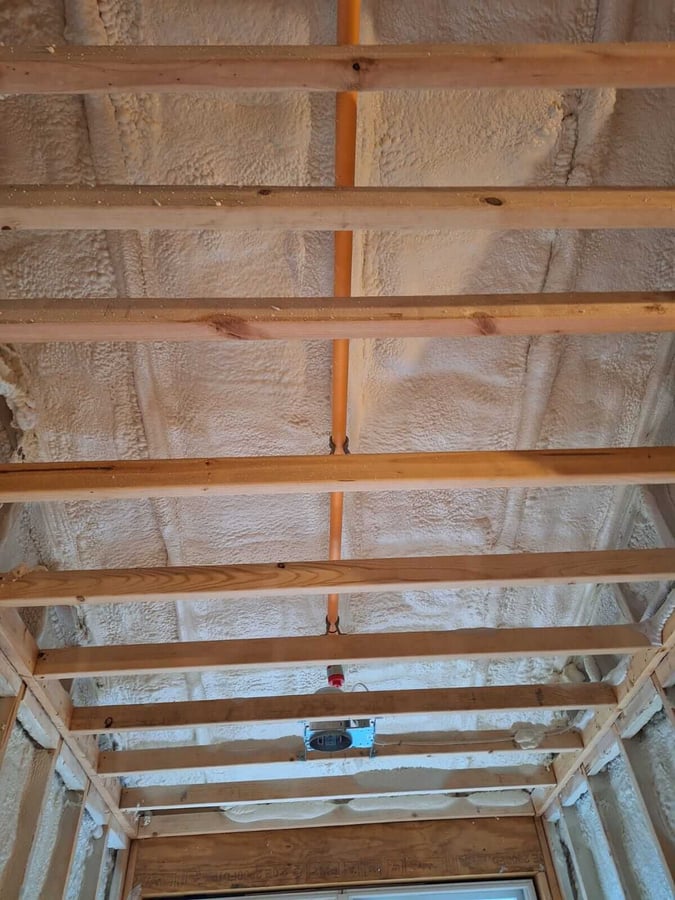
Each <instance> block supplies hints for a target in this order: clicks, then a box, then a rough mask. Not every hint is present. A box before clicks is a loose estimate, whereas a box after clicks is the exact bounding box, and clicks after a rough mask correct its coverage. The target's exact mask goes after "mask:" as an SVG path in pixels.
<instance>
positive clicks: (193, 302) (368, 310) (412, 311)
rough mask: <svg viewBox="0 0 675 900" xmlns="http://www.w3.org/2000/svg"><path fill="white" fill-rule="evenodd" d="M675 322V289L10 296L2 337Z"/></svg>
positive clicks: (642, 327) (482, 330) (130, 338)
mask: <svg viewBox="0 0 675 900" xmlns="http://www.w3.org/2000/svg"><path fill="white" fill-rule="evenodd" d="M658 331H675V292H673V291H636V292H632V293H629V292H611V293H600V292H583V293H582V292H575V293H558V294H506V295H504V294H473V295H452V294H451V295H440V296H433V297H427V296H419V297H352V298H350V299H341V298H339V297H333V298H329V299H327V298H326V297H301V298H289V297H266V298H222V299H202V298H195V299H189V298H185V299H174V298H167V299H154V298H144V297H141V298H138V299H132V298H124V299H120V298H115V299H105V300H102V299H101V298H99V297H87V298H84V299H61V298H40V299H22V300H14V299H6V298H3V299H0V341H2V342H4V343H12V344H27V343H28V344H34V343H43V342H46V341H50V342H53V341H68V342H72V341H125V342H132V343H133V342H139V341H266V340H342V339H347V340H348V339H350V338H390V337H391V338H395V337H447V338H459V337H492V336H495V335H500V336H504V335H509V336H515V335H543V334H618V333H624V334H627V333H639V332H658Z"/></svg>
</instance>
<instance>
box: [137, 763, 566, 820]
mask: <svg viewBox="0 0 675 900" xmlns="http://www.w3.org/2000/svg"><path fill="white" fill-rule="evenodd" d="M552 784H555V778H554V776H553V775H552V774H551V771H550V769H548V768H546V767H545V766H526V767H523V768H519V767H517V766H512V767H511V768H501V769H457V770H456V771H454V772H448V773H445V774H444V773H442V771H441V770H439V769H436V770H434V771H424V770H420V769H396V770H395V771H394V772H373V773H371V774H370V776H368V774H366V773H364V774H362V775H360V776H359V777H358V778H354V777H353V776H351V775H342V776H339V775H338V776H335V777H332V778H331V777H327V778H318V777H317V778H287V779H284V780H283V781H248V782H245V781H240V782H236V781H231V782H225V783H217V782H214V783H211V784H178V785H171V786H165V785H157V786H152V785H148V786H146V787H140V788H126V789H124V790H123V791H122V796H121V798H120V808H121V809H125V810H129V811H138V810H171V809H187V808H190V807H192V808H199V807H218V806H228V805H232V806H234V805H237V804H239V803H247V804H248V803H271V802H276V801H279V802H285V801H289V800H290V801H293V800H306V799H310V798H311V799H312V800H344V799H352V798H354V797H380V796H387V797H410V796H416V795H422V794H452V793H460V792H469V793H472V792H473V791H495V790H528V789H530V788H533V787H550V786H551V785H552ZM486 802H488V803H489V798H487V799H486Z"/></svg>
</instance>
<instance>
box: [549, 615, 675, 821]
mask: <svg viewBox="0 0 675 900" xmlns="http://www.w3.org/2000/svg"><path fill="white" fill-rule="evenodd" d="M673 648H675V613H674V614H671V616H670V617H669V619H668V621H667V622H666V624H665V627H664V629H663V634H662V643H661V644H659V645H657V646H654V647H651V648H649V649H647V650H643V651H640V652H639V653H637V654H635V656H633V658H632V659H631V661H630V665H629V667H628V671H627V673H626V677H625V678H624V679H623V681H622V682H621V683H620V684H619V685H618V687H617V702H616V703H615V704H614V706H612V707H609V708H607V709H604V710H599V711H598V712H596V713H595V715H594V716H593V718H592V719H591V721H590V722H589V723H588V724H587V725H586V726H585V727H584V729H583V732H582V740H583V744H584V746H583V748H582V749H581V750H580V751H579V752H578V753H574V754H569V755H567V754H566V755H565V756H564V757H558V758H557V759H556V760H555V761H554V764H553V769H554V772H555V775H556V778H557V784H556V786H555V787H554V788H552V789H551V790H550V791H549V792H548V793H547V794H546V795H545V797H544V798H543V799H540V800H538V802H537V803H536V806H537V812H538V814H540V815H541V814H543V813H545V812H546V811H547V810H548V809H549V808H550V807H551V806H552V805H553V804H554V803H555V802H556V801H557V799H558V797H559V796H560V794H561V793H562V791H563V790H565V788H566V787H567V785H568V784H570V783H571V782H572V780H573V779H574V777H575V776H576V774H577V773H578V772H579V770H580V769H581V767H582V766H583V765H586V764H588V763H589V762H590V761H591V760H592V758H593V756H594V755H595V753H596V752H597V751H598V749H599V748H600V747H601V746H602V744H603V741H605V740H606V738H607V736H608V735H609V734H610V733H611V732H612V729H613V727H614V724H615V722H616V721H617V719H618V718H619V716H620V715H621V713H622V712H623V710H625V709H626V708H627V707H628V705H629V703H630V702H631V701H632V700H633V699H634V698H635V697H636V696H637V694H638V692H639V691H640V690H641V688H642V687H643V686H644V685H645V684H646V683H647V682H648V681H649V680H650V679H651V677H652V675H653V673H654V672H655V671H656V670H657V668H658V666H659V664H660V663H661V662H662V661H663V660H664V659H665V658H666V657H667V656H668V653H669V652H670V651H671V650H672V649H673Z"/></svg>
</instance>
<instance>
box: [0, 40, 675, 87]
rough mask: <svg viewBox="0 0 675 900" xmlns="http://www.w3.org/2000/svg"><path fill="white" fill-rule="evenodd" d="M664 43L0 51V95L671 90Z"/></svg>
mask: <svg viewBox="0 0 675 900" xmlns="http://www.w3.org/2000/svg"><path fill="white" fill-rule="evenodd" d="M674 73H675V44H673V43H657V42H650V43H637V42H633V43H626V44H618V43H601V44H597V43H589V44H408V45H398V46H392V45H377V44H365V45H360V46H346V47H345V46H343V47H339V46H317V45H313V46H311V47H307V46H290V47H288V46H270V47H261V46H248V47H247V46H238V47H230V46H206V47H201V46H189V47H186V46H174V47H171V46H166V47H144V46H140V47H128V46H98V47H97V46H78V47H73V46H56V47H51V48H46V47H39V48H32V47H22V46H16V47H3V48H1V50H0V92H2V93H17V94H38V93H39V94H60V93H86V94H109V93H114V92H118V91H124V92H125V93H126V92H131V91H143V92H146V91H154V92H156V91H162V92H171V93H177V92H178V93H184V92H189V93H193V92H196V91H212V90H214V89H226V90H228V91H233V90H234V91H237V90H256V91H257V90H265V91H269V90H273V91H280V90H305V91H307V90H309V91H382V90H391V89H405V90H414V89H428V88H486V87H491V88H508V87H511V88H528V87H530V88H544V87H560V88H598V87H617V88H619V87H620V88H640V87H672V86H674V85H675V74H674Z"/></svg>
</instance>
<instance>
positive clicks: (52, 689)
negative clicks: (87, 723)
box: [0, 609, 134, 837]
mask: <svg viewBox="0 0 675 900" xmlns="http://www.w3.org/2000/svg"><path fill="white" fill-rule="evenodd" d="M0 652H1V653H2V654H4V656H5V659H6V661H7V663H8V664H9V665H10V666H12V668H13V669H14V670H15V671H16V673H17V674H18V675H19V676H20V677H21V679H22V681H23V682H24V684H25V688H26V692H27V694H31V695H32V696H33V697H34V698H35V700H36V701H37V704H38V705H39V706H40V707H41V708H42V709H43V710H44V712H45V713H46V714H47V716H48V717H49V720H50V721H51V723H52V725H53V726H54V728H55V729H56V731H57V732H58V734H59V735H60V737H61V738H62V741H63V746H65V747H66V748H67V749H68V750H70V751H71V753H72V755H73V757H74V758H75V759H76V761H77V764H78V765H79V766H80V767H81V769H82V773H83V781H84V782H86V783H88V784H91V785H92V786H93V788H94V790H95V791H96V794H97V795H98V796H99V797H100V798H101V800H102V801H103V803H104V804H105V805H106V807H107V808H108V810H109V811H110V813H111V815H112V817H113V818H114V819H115V821H116V825H117V827H118V828H119V829H120V830H121V831H122V833H123V834H125V835H127V836H128V837H131V836H133V834H134V828H133V826H132V824H131V822H130V821H129V819H128V818H127V816H125V815H124V813H122V812H120V809H119V807H118V805H117V804H118V801H119V795H120V791H121V787H120V784H119V781H117V780H115V781H111V780H109V779H107V778H103V777H101V776H99V774H98V772H97V771H96V766H97V758H98V744H97V743H96V741H95V740H92V739H87V740H83V741H82V740H80V739H78V738H77V737H76V736H75V735H73V734H72V733H71V731H70V729H69V727H68V723H69V721H70V718H71V715H72V711H73V704H72V701H71V699H70V696H69V694H68V693H67V692H66V691H65V690H64V688H63V686H62V685H60V684H58V683H57V682H49V683H48V682H43V681H42V680H41V679H39V678H36V677H35V676H34V675H33V670H34V669H35V663H36V661H37V657H38V652H39V651H38V647H37V644H36V642H35V639H34V638H33V636H32V635H31V633H30V631H29V630H28V628H27V627H26V625H25V624H24V622H23V621H22V620H21V617H20V616H19V613H18V612H17V611H16V610H14V609H0Z"/></svg>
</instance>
